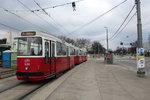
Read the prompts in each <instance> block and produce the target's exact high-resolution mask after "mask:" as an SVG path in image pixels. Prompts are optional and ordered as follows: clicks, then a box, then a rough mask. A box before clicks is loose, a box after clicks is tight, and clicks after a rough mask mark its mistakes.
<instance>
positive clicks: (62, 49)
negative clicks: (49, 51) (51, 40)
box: [57, 42, 67, 56]
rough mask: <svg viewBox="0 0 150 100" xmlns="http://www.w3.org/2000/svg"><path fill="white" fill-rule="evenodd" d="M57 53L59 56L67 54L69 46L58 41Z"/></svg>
mask: <svg viewBox="0 0 150 100" xmlns="http://www.w3.org/2000/svg"><path fill="white" fill-rule="evenodd" d="M57 55H58V56H63V55H67V46H66V45H65V44H62V43H60V42H57Z"/></svg>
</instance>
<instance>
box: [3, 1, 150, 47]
mask: <svg viewBox="0 0 150 100" xmlns="http://www.w3.org/2000/svg"><path fill="white" fill-rule="evenodd" d="M19 1H20V2H22V4H24V5H25V6H26V7H28V8H29V9H31V10H35V9H40V8H39V7H38V6H37V5H36V3H35V2H34V0H19ZM35 1H36V2H37V3H38V4H39V5H40V6H41V7H42V8H47V7H53V6H56V5H61V4H67V5H64V6H59V7H55V8H50V9H46V12H47V13H48V15H49V16H48V15H46V14H45V13H44V12H42V11H35V12H34V13H32V12H30V11H29V10H28V9H27V8H26V7H24V6H23V5H22V4H21V3H20V2H18V0H0V12H1V14H0V24H5V25H7V26H11V27H13V28H15V29H17V30H20V31H21V30H39V31H45V32H48V33H51V34H54V35H65V36H68V37H70V38H73V39H76V38H86V39H90V40H91V41H95V40H96V41H99V42H100V43H101V44H102V45H103V46H104V47H106V29H105V28H104V27H108V31H109V38H110V37H112V36H113V34H114V33H115V32H116V31H117V29H118V28H119V26H120V25H121V24H122V22H123V21H124V19H125V17H126V16H127V14H128V13H129V11H130V10H131V8H132V7H133V6H134V4H135V0H127V1H126V2H125V3H123V4H122V5H120V6H119V7H117V8H115V9H113V10H112V11H110V12H109V13H107V14H105V15H104V16H103V17H100V18H99V19H97V20H95V21H92V23H90V24H87V23H89V22H90V21H91V20H93V19H95V18H97V17H98V16H100V15H102V14H104V13H105V12H107V11H108V10H110V9H112V8H113V7H114V6H116V5H118V4H119V3H121V2H123V1H124V0H83V1H80V2H76V11H73V8H72V5H71V4H68V3H70V2H73V1H74V0H35ZM77 1H78V0H77ZM4 9H5V10H8V11H9V12H7V11H4ZM135 11H136V10H135V8H134V10H133V11H132V13H131V15H130V16H129V18H128V20H129V19H130V18H131V16H132V15H133V14H134V13H135ZM149 11H150V3H149V1H148V0H141V12H142V26H143V41H144V42H145V41H148V35H149V30H150V12H149ZM10 12H11V13H10ZM12 13H13V14H12ZM14 14H16V15H18V17H17V16H16V15H14ZM128 20H127V21H128ZM83 25H85V27H83ZM136 26H137V21H136V15H135V16H134V17H133V19H132V20H131V21H130V22H129V24H128V25H127V26H126V28H125V29H124V30H123V31H122V32H121V33H119V34H118V35H117V36H115V38H114V39H110V40H109V47H110V48H111V49H115V48H116V47H117V46H119V44H120V42H124V44H125V45H127V46H128V44H129V43H130V42H134V41H135V40H136V39H137V32H136V30H137V29H136ZM8 29H9V28H8V27H6V26H3V25H0V38H4V37H6V36H7V35H6V33H7V32H6V31H7V30H8ZM12 30H13V35H14V36H17V35H19V34H20V33H19V31H17V30H14V29H12Z"/></svg>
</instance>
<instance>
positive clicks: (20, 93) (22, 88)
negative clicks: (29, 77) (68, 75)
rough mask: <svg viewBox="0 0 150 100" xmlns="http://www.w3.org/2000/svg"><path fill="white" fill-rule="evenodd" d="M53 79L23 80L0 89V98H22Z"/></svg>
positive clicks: (5, 99) (11, 99)
mask: <svg viewBox="0 0 150 100" xmlns="http://www.w3.org/2000/svg"><path fill="white" fill-rule="evenodd" d="M52 81H53V80H47V81H41V82H27V81H24V82H21V83H18V84H15V85H13V86H11V87H8V88H6V89H3V90H1V91H0V98H4V100H22V99H25V98H26V97H28V96H29V95H31V94H32V93H34V92H35V91H37V90H38V89H40V88H41V87H43V86H44V85H45V84H47V83H48V82H52Z"/></svg>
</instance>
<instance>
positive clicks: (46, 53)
mask: <svg viewBox="0 0 150 100" xmlns="http://www.w3.org/2000/svg"><path fill="white" fill-rule="evenodd" d="M48 58H49V43H48V42H45V63H46V64H47V63H48V62H49V61H48Z"/></svg>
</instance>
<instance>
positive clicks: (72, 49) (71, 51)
mask: <svg viewBox="0 0 150 100" xmlns="http://www.w3.org/2000/svg"><path fill="white" fill-rule="evenodd" d="M70 55H75V49H74V48H72V47H70Z"/></svg>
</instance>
